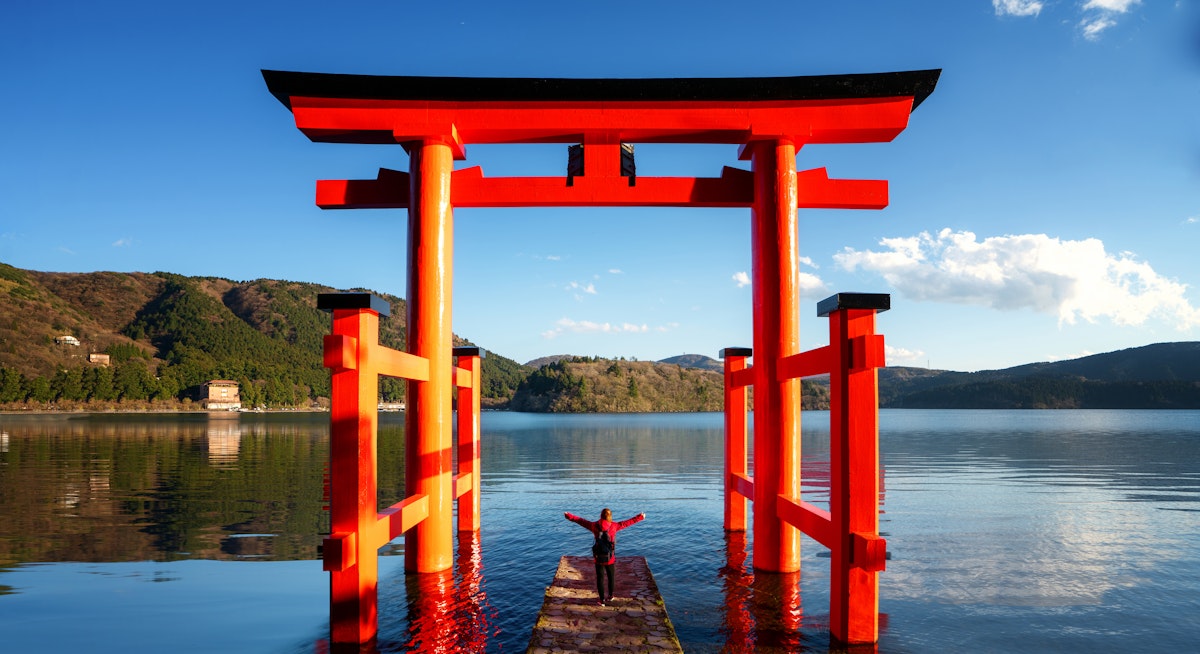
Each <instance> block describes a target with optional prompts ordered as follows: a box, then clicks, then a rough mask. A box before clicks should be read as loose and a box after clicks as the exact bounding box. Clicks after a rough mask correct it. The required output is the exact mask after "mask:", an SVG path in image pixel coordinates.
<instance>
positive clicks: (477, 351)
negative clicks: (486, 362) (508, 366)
mask: <svg viewBox="0 0 1200 654" xmlns="http://www.w3.org/2000/svg"><path fill="white" fill-rule="evenodd" d="M451 354H453V355H454V356H456V357H479V358H480V359H486V358H487V350H485V349H483V348H481V347H478V346H475V345H463V346H461V347H456V348H454V349H453V350H451Z"/></svg>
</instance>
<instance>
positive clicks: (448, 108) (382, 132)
mask: <svg viewBox="0 0 1200 654" xmlns="http://www.w3.org/2000/svg"><path fill="white" fill-rule="evenodd" d="M940 73H941V71H940V70H923V71H909V72H895V73H871V74H859V75H818V76H805V77H761V78H711V79H705V78H675V79H535V78H468V77H405V76H376V75H341V74H325V73H298V72H286V71H274V70H264V71H263V77H264V78H265V80H266V82H267V87H268V88H269V89H270V91H271V93H272V94H273V95H274V96H275V97H276V98H278V99H279V101H280V102H282V103H283V104H284V106H286V107H288V108H289V109H290V110H291V111H292V113H293V114H294V115H295V118H296V126H297V127H298V128H300V130H301V131H303V132H304V133H305V135H307V136H308V137H309V138H310V139H312V140H313V141H320V142H336V143H404V142H411V141H420V140H424V139H427V138H430V137H435V136H436V137H438V138H444V136H445V134H446V133H447V131H448V130H450V131H454V132H456V133H457V136H456V139H457V143H459V144H467V143H580V142H588V141H592V140H593V139H592V138H588V137H589V136H591V137H601V138H602V141H601V142H609V143H611V142H618V141H623V142H629V143H737V144H741V143H747V142H749V141H753V140H760V139H762V138H776V137H789V138H792V139H796V140H797V141H798V143H858V142H877V141H888V140H891V139H892V138H894V137H895V136H896V134H898V133H899V132H900V131H902V130H903V129H904V127H905V126H906V125H907V123H908V114H909V113H910V112H911V111H912V110H913V109H915V108H916V107H917V105H919V104H920V103H921V102H922V101H923V100H924V99H925V98H926V97H927V96H928V95H929V94H930V93H932V92H933V89H934V86H935V85H936V84H937V79H938V76H939V75H940Z"/></svg>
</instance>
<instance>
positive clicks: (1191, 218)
mask: <svg viewBox="0 0 1200 654" xmlns="http://www.w3.org/2000/svg"><path fill="white" fill-rule="evenodd" d="M1196 223H1200V216H1189V217H1188V218H1187V219H1185V220H1184V221H1183V224H1185V225H1195V224H1196Z"/></svg>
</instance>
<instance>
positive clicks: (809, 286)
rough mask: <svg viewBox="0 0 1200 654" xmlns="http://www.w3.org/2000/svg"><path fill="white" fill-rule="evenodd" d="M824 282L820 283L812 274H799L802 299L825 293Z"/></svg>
mask: <svg viewBox="0 0 1200 654" xmlns="http://www.w3.org/2000/svg"><path fill="white" fill-rule="evenodd" d="M827 288H828V287H827V286H825V282H823V281H821V278H820V277H817V276H816V275H814V274H812V273H806V272H802V273H800V295H802V296H804V297H812V296H814V295H820V294H822V293H825V292H827V291H826V289H827Z"/></svg>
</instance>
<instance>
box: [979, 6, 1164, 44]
mask: <svg viewBox="0 0 1200 654" xmlns="http://www.w3.org/2000/svg"><path fill="white" fill-rule="evenodd" d="M1141 3H1142V0H1084V1H1083V2H1081V3H1078V4H1077V5H1076V6H1078V7H1079V11H1080V12H1081V13H1082V18H1080V19H1079V28H1080V29H1081V30H1082V31H1083V38H1085V39H1087V40H1089V41H1095V40H1097V39H1099V38H1100V35H1101V34H1102V33H1103V32H1104V31H1105V30H1107V29H1109V28H1110V27H1113V26H1114V25H1116V24H1117V17H1118V16H1120V15H1121V14H1124V13H1127V12H1128V11H1129V10H1130V9H1132V8H1133V7H1135V6H1137V5H1139V4H1141ZM1045 6H1046V3H1045V2H1043V1H1042V0H992V8H993V9H995V11H996V15H997V16H1018V17H1028V16H1037V15H1039V14H1041V13H1042V9H1044V8H1045Z"/></svg>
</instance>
